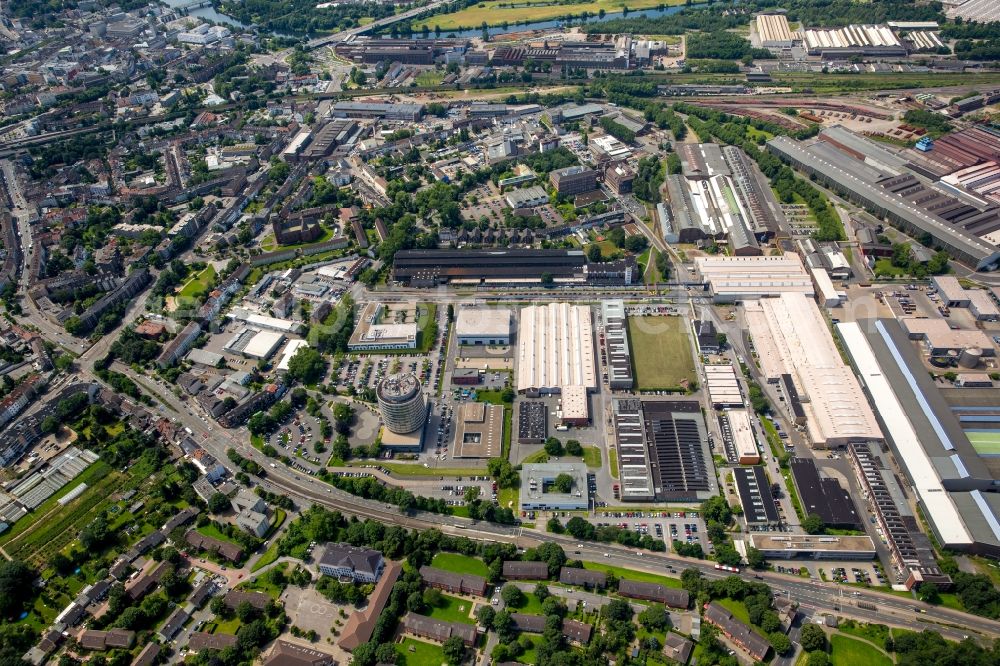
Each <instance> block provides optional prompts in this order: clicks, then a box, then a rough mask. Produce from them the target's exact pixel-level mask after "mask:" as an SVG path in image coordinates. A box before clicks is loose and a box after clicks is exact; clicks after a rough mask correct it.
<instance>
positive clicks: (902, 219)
mask: <svg viewBox="0 0 1000 666" xmlns="http://www.w3.org/2000/svg"><path fill="white" fill-rule="evenodd" d="M767 147H768V150H770V151H771V152H772V153H774V154H775V155H777V156H778V157H780V158H782V159H783V160H785V161H787V162H789V163H791V164H792V165H793V166H794V167H795V168H797V169H799V170H801V171H803V172H805V173H807V174H809V175H810V176H815V178H816V180H817V181H818V182H820V183H821V184H823V185H825V186H827V187H829V188H831V189H833V190H834V191H836V192H838V193H839V194H841V195H842V196H844V197H845V198H847V199H849V200H851V201H852V202H854V203H857V204H860V205H862V206H864V207H865V208H867V209H868V211H869V212H871V213H873V214H875V215H878V216H880V217H882V218H884V219H886V220H888V221H889V222H891V223H893V224H895V225H897V226H900V227H902V228H903V229H904V230H905V231H907V232H909V233H911V234H914V235H916V236H920V235H922V234H924V233H927V234H929V235H930V236H931V237H932V239H933V241H934V242H933V243H932V244H933V245H940V246H941V247H942V248H944V249H945V250H946V251H947V252H948V253H949V254H950V255H951V256H953V257H954V258H955V259H957V260H959V261H961V262H963V263H966V264H969V265H970V266H974V267H975V268H976V270H989V269H991V268H994V267H995V266H996V265H997V263H998V262H1000V249H998V248H997V246H996V245H994V244H993V243H991V242H988V241H986V240H984V239H983V238H980V237H979V236H977V235H975V234H973V233H971V232H969V231H967V229H968V228H969V226H970V225H973V224H975V225H976V226H977V227H979V228H982V231H983V233H984V234H988V233H991V232H993V231H995V230H996V228H997V227H1000V216H997V215H995V211H991V210H984V211H976V210H975V209H973V208H972V207H971V206H970V207H969V209H970V210H969V211H968V215H967V216H963V217H961V218H955V219H954V221H953V222H950V221H948V220H946V219H945V218H943V217H941V216H940V215H938V214H937V213H933V212H929V211H930V210H931V209H930V208H929V207H928V206H927V204H926V203H925V202H914V201H912V200H911V199H908V198H907V197H906V194H907V190H906V189H900V188H899V187H897V186H896V184H895V183H894V182H893V181H894V180H895V179H905V180H907V181H909V182H910V183H912V184H909V185H908V187H910V188H911V189H913V188H917V187H919V185H920V183H919V181H917V180H916V177H915V176H913V175H912V174H909V173H906V174H902V175H898V176H893V177H887V176H886V174H885V173H884V171H881V170H879V169H878V168H876V167H875V166H872V165H870V164H868V163H866V162H863V161H861V160H858V159H855V158H853V157H851V156H849V155H848V154H847V153H845V152H842V151H839V150H837V149H836V148H834V147H833V146H831V145H830V144H829V143H827V142H825V141H822V140H821V141H816V142H813V143H811V144H806V143H802V142H799V141H796V140H794V139H791V138H789V137H786V136H779V137H775V138H773V139H771V140H770V141H768V142H767ZM923 189H925V190H926V188H923ZM982 216H987V217H989V219H990V220H993V221H994V222H995V226H994V223H993V222H990V223H988V226H983V225H984V224H985V223H987V220H983V219H982ZM969 218H973V219H969Z"/></svg>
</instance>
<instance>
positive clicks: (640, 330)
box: [628, 317, 695, 391]
mask: <svg viewBox="0 0 1000 666" xmlns="http://www.w3.org/2000/svg"><path fill="white" fill-rule="evenodd" d="M628 339H629V348H630V349H631V350H632V367H633V369H634V371H635V384H636V387H637V388H638V389H639V390H640V391H653V390H682V389H683V385H684V383H685V382H687V383H691V382H694V380H695V374H694V358H693V357H692V355H691V344H690V342H689V339H688V331H687V326H686V325H685V319H684V318H683V317H629V318H628Z"/></svg>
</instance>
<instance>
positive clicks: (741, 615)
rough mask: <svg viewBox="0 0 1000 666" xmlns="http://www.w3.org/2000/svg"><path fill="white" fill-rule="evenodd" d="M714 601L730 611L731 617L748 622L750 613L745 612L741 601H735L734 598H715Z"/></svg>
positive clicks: (745, 608)
mask: <svg viewBox="0 0 1000 666" xmlns="http://www.w3.org/2000/svg"><path fill="white" fill-rule="evenodd" d="M716 601H718V602H719V605H720V606H722V607H724V608H725V609H726V610H728V611H729V612H730V613H732V614H733V617H735V618H736V619H738V620H742V621H743V622H746V623H747V624H750V615H749V614H748V613H747V607H746V606H745V605H743V602H742V601H737V600H736V599H716Z"/></svg>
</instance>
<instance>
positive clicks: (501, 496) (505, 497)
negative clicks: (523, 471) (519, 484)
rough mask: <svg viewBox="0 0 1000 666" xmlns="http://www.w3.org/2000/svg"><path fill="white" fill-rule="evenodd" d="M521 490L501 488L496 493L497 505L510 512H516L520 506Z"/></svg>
mask: <svg viewBox="0 0 1000 666" xmlns="http://www.w3.org/2000/svg"><path fill="white" fill-rule="evenodd" d="M520 502H521V490H520V489H519V488H501V489H500V490H499V491H497V503H498V504H499V505H500V506H502V507H504V508H508V509H510V510H511V511H515V512H516V511H517V510H518V507H519V506H520V505H521V504H520Z"/></svg>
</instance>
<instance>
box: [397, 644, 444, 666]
mask: <svg viewBox="0 0 1000 666" xmlns="http://www.w3.org/2000/svg"><path fill="white" fill-rule="evenodd" d="M396 652H398V653H399V660H398V661H397V662H396V663H397V664H399V666H441V664H443V663H444V652H442V650H441V646H440V645H434V644H433V643H425V642H423V641H418V640H416V639H415V638H404V639H403V640H402V641H401V642H399V643H396Z"/></svg>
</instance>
